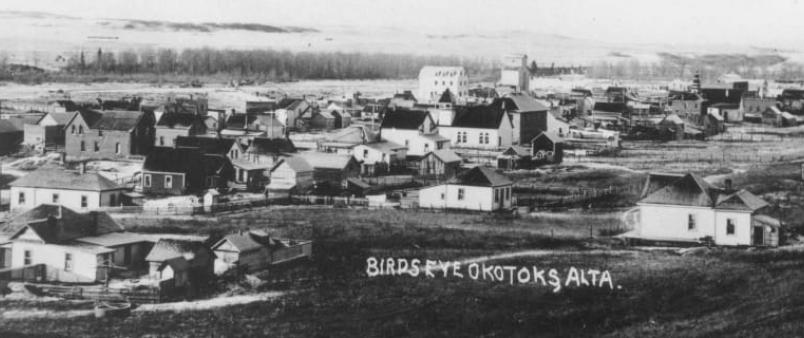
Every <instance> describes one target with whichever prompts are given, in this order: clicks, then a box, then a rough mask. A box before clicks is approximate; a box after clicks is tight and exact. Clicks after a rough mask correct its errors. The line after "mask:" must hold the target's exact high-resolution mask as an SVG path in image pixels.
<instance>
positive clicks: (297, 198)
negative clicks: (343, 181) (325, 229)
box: [290, 195, 369, 207]
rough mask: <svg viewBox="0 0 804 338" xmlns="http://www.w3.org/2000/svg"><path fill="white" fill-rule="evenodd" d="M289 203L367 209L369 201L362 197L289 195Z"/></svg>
mask: <svg viewBox="0 0 804 338" xmlns="http://www.w3.org/2000/svg"><path fill="white" fill-rule="evenodd" d="M290 202H291V203H295V204H323V205H343V206H360V207H368V206H369V201H368V199H366V198H362V197H342V196H319V195H291V196H290Z"/></svg>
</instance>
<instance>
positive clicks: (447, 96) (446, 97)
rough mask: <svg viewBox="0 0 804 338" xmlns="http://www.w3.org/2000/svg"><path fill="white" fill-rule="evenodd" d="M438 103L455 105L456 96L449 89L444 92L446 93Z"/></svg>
mask: <svg viewBox="0 0 804 338" xmlns="http://www.w3.org/2000/svg"><path fill="white" fill-rule="evenodd" d="M438 103H455V94H452V92H451V91H450V90H449V88H447V89H446V90H444V93H443V94H441V98H439V99H438Z"/></svg>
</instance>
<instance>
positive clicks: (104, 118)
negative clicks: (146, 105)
mask: <svg viewBox="0 0 804 338" xmlns="http://www.w3.org/2000/svg"><path fill="white" fill-rule="evenodd" d="M143 114H145V113H143V112H141V111H122V110H106V111H104V112H102V113H101V115H100V118H98V119H97V120H96V121H95V123H92V124H89V122H87V124H89V126H90V128H92V129H101V130H120V131H129V130H131V129H134V127H136V126H137V123H138V122H139V121H140V118H141V117H142V115H143Z"/></svg>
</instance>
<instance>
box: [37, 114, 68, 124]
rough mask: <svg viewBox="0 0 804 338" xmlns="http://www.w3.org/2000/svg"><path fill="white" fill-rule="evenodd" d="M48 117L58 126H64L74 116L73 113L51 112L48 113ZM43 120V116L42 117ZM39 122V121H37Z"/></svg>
mask: <svg viewBox="0 0 804 338" xmlns="http://www.w3.org/2000/svg"><path fill="white" fill-rule="evenodd" d="M47 115H48V116H50V117H52V118H53V120H55V121H56V124H58V125H66V124H67V123H68V122H70V119H71V118H72V117H73V115H75V113H67V112H52V113H48V114H47ZM42 118H44V116H43V117H42ZM39 120H40V121H41V119H39Z"/></svg>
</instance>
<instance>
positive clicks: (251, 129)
mask: <svg viewBox="0 0 804 338" xmlns="http://www.w3.org/2000/svg"><path fill="white" fill-rule="evenodd" d="M258 116H259V115H256V114H251V115H246V114H233V115H230V116H229V117H228V118H227V119H226V127H225V128H223V129H222V130H221V131H220V136H221V137H223V138H231V139H235V140H237V142H239V143H240V144H242V145H244V146H247V145H249V144H251V142H252V141H253V140H254V139H255V138H257V137H266V135H267V134H268V133H271V134H276V135H280V136H283V135H284V133H285V126H284V125H282V124H281V123H278V121H276V119H274V118H273V117H270V115H264V116H268V118H267V120H264V121H262V122H257V121H258V119H259V118H258ZM263 122H264V125H263V124H262V123H263ZM274 122H276V125H274ZM260 126H262V130H261V129H259V128H260Z"/></svg>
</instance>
